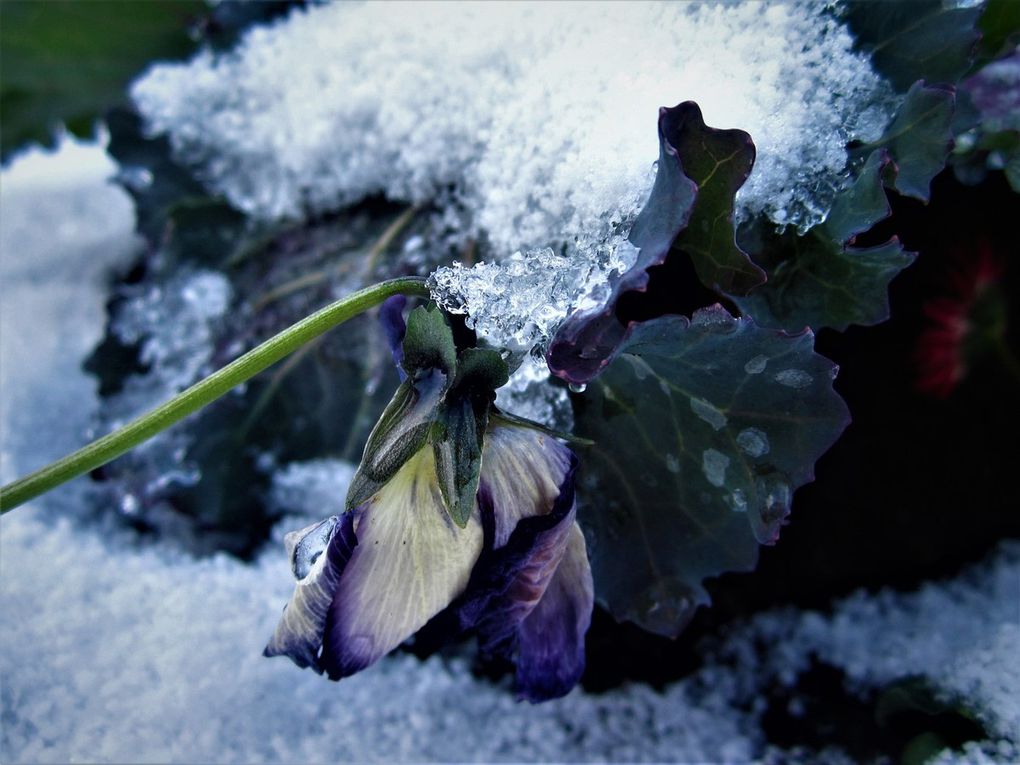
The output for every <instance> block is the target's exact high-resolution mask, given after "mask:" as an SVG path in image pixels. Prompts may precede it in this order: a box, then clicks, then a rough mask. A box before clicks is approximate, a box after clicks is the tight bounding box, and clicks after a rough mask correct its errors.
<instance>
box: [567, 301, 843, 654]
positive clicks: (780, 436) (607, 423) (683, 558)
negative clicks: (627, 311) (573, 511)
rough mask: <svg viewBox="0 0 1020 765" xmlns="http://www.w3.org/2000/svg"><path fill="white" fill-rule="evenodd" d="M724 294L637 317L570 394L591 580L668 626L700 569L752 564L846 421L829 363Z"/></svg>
mask: <svg viewBox="0 0 1020 765" xmlns="http://www.w3.org/2000/svg"><path fill="white" fill-rule="evenodd" d="M813 342H814V338H813V336H812V335H811V334H810V333H804V334H801V335H798V336H794V337H790V336H787V335H784V334H782V333H779V332H774V331H769V330H764V329H760V328H758V327H756V326H755V325H754V323H753V322H751V321H750V320H749V319H734V318H733V317H731V316H730V315H729V314H728V313H726V311H724V310H723V309H722V308H720V307H719V306H715V307H713V308H710V309H706V310H704V311H700V312H698V313H696V314H695V316H694V319H693V321H692V322H691V323H690V325H689V326H688V322H687V320H686V319H684V318H682V317H675V316H671V317H663V318H659V319H653V320H652V321H649V322H646V323H644V324H641V325H638V326H637V327H635V329H634V332H633V334H632V336H631V338H630V340H629V341H628V343H627V345H626V346H625V348H624V349H623V350H622V352H621V354H620V356H619V357H617V359H616V360H615V361H614V362H613V363H612V364H611V365H610V366H609V368H608V369H607V370H606V371H605V372H604V373H603V374H602V375H600V376H599V377H598V378H597V379H596V380H595V381H593V383H592V384H591V386H590V387H589V394H588V395H586V396H584V397H578V400H577V404H578V412H577V428H576V429H577V432H578V433H579V434H581V435H582V436H584V437H587V438H591V439H593V440H595V442H596V445H595V446H594V447H593V448H592V449H591V450H590V451H589V452H588V454H587V456H586V459H585V470H584V478H582V481H581V490H582V502H583V504H582V515H581V518H582V522H583V523H585V524H586V525H587V526H588V529H589V532H590V534H591V537H592V542H593V544H592V569H593V573H594V576H595V583H596V591H597V592H598V593H599V594H600V597H601V598H602V599H604V601H605V602H606V603H607V605H608V606H609V608H610V610H611V611H612V612H613V613H614V614H615V615H616V616H617V618H620V619H629V620H632V621H635V622H637V623H638V624H640V625H641V626H642V627H644V628H646V629H649V630H651V631H653V632H657V633H660V634H663V635H671V636H672V635H676V634H677V633H678V632H679V631H680V630H681V629H682V628H683V627H684V625H685V624H686V623H687V622H688V621H689V620H690V618H691V616H692V615H693V613H694V611H695V609H696V608H697V607H698V606H699V605H704V604H707V603H708V602H709V598H708V594H707V592H706V591H705V589H704V587H703V586H702V581H703V580H704V579H705V578H706V577H710V576H717V575H719V574H721V573H723V572H726V571H749V570H751V569H753V568H754V566H755V563H756V561H757V557H758V545H759V543H760V542H764V543H771V542H774V541H775V540H776V538H777V536H778V533H779V527H780V525H781V524H782V523H783V521H784V519H785V518H786V516H787V515H788V513H789V510H790V500H791V497H792V495H793V492H794V491H795V490H796V488H797V487H799V486H801V485H802V484H804V483H806V482H808V481H810V480H812V478H813V476H814V474H813V469H814V463H815V460H817V459H818V458H819V457H820V456H821V455H822V454H823V453H824V452H825V451H826V450H827V449H828V448H829V447H830V446H831V445H832V444H833V442H834V441H835V440H836V438H837V437H838V436H839V434H840V433H841V432H842V431H843V429H844V427H846V424H847V422H848V416H847V410H846V406H845V405H844V404H843V401H842V400H841V399H840V398H839V396H838V395H836V393H835V392H834V391H833V389H832V379H833V376H834V374H835V367H834V365H833V364H832V363H831V362H830V361H828V360H827V359H824V358H822V357H821V356H818V355H817V354H815V353H814V352H813V350H812V346H813Z"/></svg>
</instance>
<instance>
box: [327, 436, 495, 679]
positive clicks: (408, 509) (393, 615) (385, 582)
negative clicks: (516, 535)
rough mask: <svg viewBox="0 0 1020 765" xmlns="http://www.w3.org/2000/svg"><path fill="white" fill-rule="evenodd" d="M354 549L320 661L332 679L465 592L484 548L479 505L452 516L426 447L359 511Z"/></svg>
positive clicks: (387, 648)
mask: <svg viewBox="0 0 1020 765" xmlns="http://www.w3.org/2000/svg"><path fill="white" fill-rule="evenodd" d="M357 513H358V514H357V516H356V521H355V527H354V530H355V533H356V535H357V538H358V545H357V547H356V548H355V549H354V553H353V555H352V556H351V559H350V561H349V562H348V564H347V566H346V568H345V569H344V572H343V576H342V577H341V580H340V584H339V586H338V588H337V591H336V595H335V596H334V598H333V603H332V606H331V608H330V612H329V616H328V618H327V623H326V635H325V639H324V641H323V653H322V659H321V663H322V666H323V667H324V668H325V669H326V671H327V672H328V673H329V675H330V677H332V678H334V679H335V678H339V677H345V676H347V675H350V674H353V673H354V672H357V671H358V670H360V669H363V668H364V667H367V666H368V665H370V664H372V663H373V662H375V661H376V660H378V659H379V658H380V657H382V656H384V655H385V654H387V653H389V652H390V651H391V650H393V649H394V648H396V647H397V646H398V645H400V643H402V642H403V641H404V640H406V639H407V638H408V637H409V636H410V635H412V634H414V633H415V632H416V631H417V630H418V629H420V628H421V627H422V626H424V625H425V623H426V622H427V621H428V620H429V619H431V618H432V617H433V616H435V615H436V614H437V613H439V612H440V611H442V610H443V609H444V608H446V606H447V605H449V603H450V602H451V601H452V600H453V599H454V598H455V597H457V596H458V595H459V594H460V593H461V592H463V591H464V589H465V587H466V586H467V583H468V579H469V578H470V575H471V569H472V567H473V566H474V564H475V561H476V560H477V559H478V556H479V554H480V552H481V549H482V537H483V534H482V526H481V521H480V519H479V513H478V507H477V505H476V506H475V508H474V510H473V512H472V515H471V518H470V519H469V521H468V525H467V526H466V527H465V528H463V529H460V528H458V527H457V526H456V525H454V523H453V522H452V521H451V520H450V518H449V516H448V515H447V513H446V510H445V508H444V505H443V499H442V495H441V494H440V491H439V486H438V484H437V482H436V474H435V458H434V456H433V453H432V449H431V448H429V447H426V448H423V449H422V450H421V451H419V452H418V454H416V455H415V456H414V457H412V458H411V459H410V460H408V461H407V463H406V464H405V465H404V466H403V467H402V468H401V469H400V471H399V472H398V473H397V474H396V475H395V476H394V477H393V478H392V479H391V480H390V481H389V482H388V483H387V484H386V485H385V486H384V487H383V488H382V489H381V490H380V491H379V492H378V493H377V494H376V495H375V496H374V497H373V498H372V499H371V500H370V501H369V502H367V503H366V504H365V505H364V506H363V507H362V508H361V509H360V510H359V511H357Z"/></svg>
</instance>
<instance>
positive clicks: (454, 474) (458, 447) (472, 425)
mask: <svg viewBox="0 0 1020 765" xmlns="http://www.w3.org/2000/svg"><path fill="white" fill-rule="evenodd" d="M509 378H510V372H509V370H508V368H507V365H506V362H505V361H503V357H502V356H500V354H499V353H498V352H497V351H494V350H491V349H488V348H465V349H464V350H463V351H461V353H460V358H459V359H458V362H457V377H456V379H455V380H454V382H453V385H451V386H450V391H449V392H448V393H447V395H446V400H445V402H444V404H443V406H442V408H441V409H440V412H439V415H438V417H437V419H436V422H435V424H434V426H433V428H432V432H431V435H430V440H431V441H432V448H433V453H434V454H435V457H436V478H437V479H438V481H439V489H440V491H441V492H442V495H443V501H444V503H445V504H446V510H447V512H448V513H449V514H450V518H451V519H452V520H453V522H454V523H456V524H457V525H458V526H460V527H461V528H464V526H466V525H467V522H468V519H469V518H470V517H471V512H472V510H473V509H474V505H475V494H477V492H478V476H479V473H480V471H481V469H482V446H483V444H484V442H485V428H486V426H487V424H488V419H489V408H490V407H491V406H492V402H493V400H494V399H495V397H496V395H495V391H496V389H497V388H501V387H503V386H504V385H506V383H507V380H508V379H509Z"/></svg>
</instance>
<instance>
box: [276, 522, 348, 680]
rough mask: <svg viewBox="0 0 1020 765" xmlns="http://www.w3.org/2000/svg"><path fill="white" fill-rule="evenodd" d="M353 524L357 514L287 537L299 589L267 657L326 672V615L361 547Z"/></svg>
mask: <svg viewBox="0 0 1020 765" xmlns="http://www.w3.org/2000/svg"><path fill="white" fill-rule="evenodd" d="M353 524H354V517H353V515H352V514H351V513H344V514H343V515H342V516H339V517H337V516H335V515H334V516H332V517H330V518H327V519H326V520H324V521H322V522H321V523H316V524H313V525H311V526H309V527H307V528H305V529H302V530H301V531H294V532H291V533H290V534H288V535H287V537H286V540H285V544H286V545H287V552H288V555H289V556H290V559H291V566H292V568H293V570H294V575H295V576H296V577H297V578H298V584H297V587H295V589H294V594H293V595H292V596H291V599H290V602H289V603H288V604H287V606H286V607H285V608H284V612H283V617H282V618H281V619H280V623H279V624H278V625H277V627H276V631H275V632H274V633H273V637H272V639H271V640H270V641H269V644H268V645H267V646H266V650H265V651H264V652H263V654H264V655H265V656H281V655H286V656H289V657H290V658H291V659H292V660H293V661H294V663H295V664H297V665H298V666H299V667H311V668H312V669H314V670H315V671H316V672H318V673H320V674H321V673H322V668H321V667H320V665H319V647H320V646H321V645H322V632H323V628H324V627H325V624H326V615H327V613H328V611H329V606H330V603H332V602H333V596H334V594H335V593H336V589H337V586H338V584H339V583H340V577H341V576H342V574H343V572H344V568H345V566H346V565H347V563H348V561H349V560H350V558H351V555H352V553H353V551H354V548H355V547H356V545H357V544H358V540H357V538H356V537H355V536H354V525H353Z"/></svg>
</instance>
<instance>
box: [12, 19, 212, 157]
mask: <svg viewBox="0 0 1020 765" xmlns="http://www.w3.org/2000/svg"><path fill="white" fill-rule="evenodd" d="M207 10H208V9H207V6H206V4H205V3H203V2H200V1H199V0H160V1H159V2H135V1H134V0H90V1H89V2H81V1H80V0H49V1H48V2H34V1H33V2H28V1H26V0H4V2H3V3H2V4H0V70H2V71H3V79H2V81H0V83H2V84H0V111H2V112H3V120H2V121H0V147H2V155H3V158H4V159H6V158H7V157H8V156H9V155H10V153H11V152H12V151H14V150H16V149H17V148H18V147H19V146H21V145H23V144H25V143H27V142H29V141H39V142H41V143H43V144H46V145H49V144H51V143H52V137H53V131H54V129H55V128H56V127H57V126H58V125H60V124H61V123H63V124H65V125H66V126H67V127H68V128H69V129H70V130H71V132H73V133H75V134H76V135H79V136H85V135H87V134H90V133H91V131H92V129H93V123H94V122H95V121H96V120H97V119H98V118H100V117H101V116H102V114H103V113H104V112H105V111H106V110H107V109H109V108H112V107H114V106H117V105H119V104H122V103H124V101H125V95H126V94H125V88H126V87H127V85H128V83H129V82H130V81H131V80H132V79H133V78H134V77H135V76H136V75H137V74H139V73H140V72H141V70H142V69H143V68H144V67H145V66H147V65H148V64H149V63H151V62H152V61H155V60H158V59H164V58H182V57H184V56H187V55H188V54H189V53H190V52H191V51H192V50H193V49H194V41H193V40H192V39H191V37H190V36H189V34H188V27H189V25H190V24H191V23H193V22H194V21H195V19H196V18H197V17H198V16H199V15H200V14H203V13H205V12H206V11H207Z"/></svg>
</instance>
